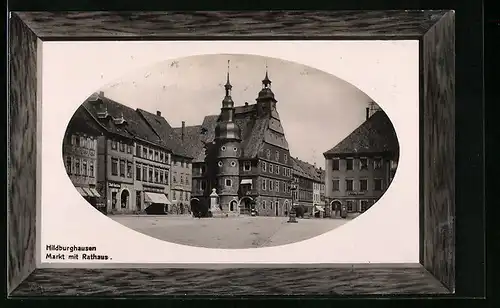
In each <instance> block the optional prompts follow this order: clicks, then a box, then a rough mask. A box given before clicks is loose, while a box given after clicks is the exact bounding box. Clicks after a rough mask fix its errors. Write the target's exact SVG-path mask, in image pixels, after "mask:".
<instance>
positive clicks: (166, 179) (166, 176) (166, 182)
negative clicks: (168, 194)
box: [165, 170, 169, 185]
mask: <svg viewBox="0 0 500 308" xmlns="http://www.w3.org/2000/svg"><path fill="white" fill-rule="evenodd" d="M165 184H167V185H168V184H169V181H168V170H166V171H165Z"/></svg>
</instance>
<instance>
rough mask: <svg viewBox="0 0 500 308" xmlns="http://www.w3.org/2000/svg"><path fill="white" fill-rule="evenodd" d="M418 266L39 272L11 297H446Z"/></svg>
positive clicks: (430, 276)
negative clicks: (399, 295) (388, 295)
mask: <svg viewBox="0 0 500 308" xmlns="http://www.w3.org/2000/svg"><path fill="white" fill-rule="evenodd" d="M447 293H449V291H448V290H447V289H446V288H445V287H444V286H443V285H442V284H441V283H440V282H439V281H437V280H436V279H435V278H434V277H433V276H432V275H431V274H430V273H429V272H427V271H426V270H425V269H423V268H422V267H420V268H415V267H413V268H396V269H394V268H378V267H377V266H376V265H374V266H373V267H371V268H362V269H354V268H346V267H344V268H333V269H332V268H316V269H314V268H293V269H287V268H274V269H270V268H253V269H252V268H241V269H220V270H203V269H71V270H68V269H37V270H36V271H35V272H34V273H33V274H32V275H31V276H30V277H29V278H28V279H27V280H26V281H25V282H24V283H23V284H22V285H20V286H19V288H18V289H16V290H15V292H14V293H13V294H12V296H14V297H15V296H76V295H78V296H99V297H122V296H131V295H134V296H144V295H147V296H150V295H153V296H157V295H163V296H165V295H167V296H168V295H170V296H175V295H177V296H178V295H194V296H217V297H221V296H222V297H224V296H262V295H281V296H283V295H316V296H335V295H363V294H365V295H367V294H447Z"/></svg>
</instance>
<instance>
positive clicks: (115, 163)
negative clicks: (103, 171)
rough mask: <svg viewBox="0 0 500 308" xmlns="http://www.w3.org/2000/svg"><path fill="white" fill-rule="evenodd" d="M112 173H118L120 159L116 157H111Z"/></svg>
mask: <svg viewBox="0 0 500 308" xmlns="http://www.w3.org/2000/svg"><path fill="white" fill-rule="evenodd" d="M111 174H112V175H118V159H116V158H112V159H111Z"/></svg>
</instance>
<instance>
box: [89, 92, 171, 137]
mask: <svg viewBox="0 0 500 308" xmlns="http://www.w3.org/2000/svg"><path fill="white" fill-rule="evenodd" d="M101 102H102V103H103V104H104V106H105V107H106V108H107V112H108V117H107V118H105V119H99V117H98V112H99V108H100V103H101ZM83 107H84V108H85V109H86V110H87V111H88V112H89V113H90V114H91V115H92V116H93V117H94V119H95V120H96V121H97V122H98V123H99V124H100V125H101V126H102V127H103V128H104V129H105V130H106V131H108V132H110V133H114V134H118V135H121V136H123V137H127V138H130V139H135V138H138V139H142V140H146V141H149V142H152V143H155V144H157V145H160V146H161V145H162V142H161V139H160V138H159V136H158V135H156V133H155V132H154V131H153V130H152V129H151V128H150V127H149V125H148V124H147V123H146V122H145V121H144V119H143V118H142V117H141V116H140V115H139V114H138V113H137V112H136V110H134V109H132V108H130V107H127V106H125V105H123V104H120V103H118V102H115V101H114V100H112V99H109V98H107V97H100V100H97V101H89V100H87V101H85V102H84V103H83ZM121 116H123V118H124V119H125V121H126V122H125V123H124V124H116V123H115V122H114V120H113V119H118V118H120V117H121Z"/></svg>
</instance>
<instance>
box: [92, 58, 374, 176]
mask: <svg viewBox="0 0 500 308" xmlns="http://www.w3.org/2000/svg"><path fill="white" fill-rule="evenodd" d="M228 60H230V65H229V72H230V80H231V84H232V85H233V89H232V98H233V101H234V103H235V106H241V105H244V104H245V102H248V103H249V104H254V103H255V99H256V98H257V94H258V92H259V91H260V89H261V88H262V79H264V76H265V72H266V66H267V68H268V72H269V78H270V79H271V81H272V85H271V88H272V90H273V92H274V94H275V98H276V99H277V100H278V103H277V109H278V113H279V115H280V119H281V123H282V125H283V128H284V130H285V137H286V139H287V141H288V144H289V148H290V155H291V156H293V157H298V158H300V159H301V160H304V161H307V162H309V163H311V164H314V163H315V164H316V166H317V167H322V168H324V166H325V159H324V157H323V153H324V152H326V151H328V150H329V149H331V148H332V147H334V146H335V145H336V144H337V143H338V142H340V141H341V140H342V139H344V138H345V137H346V136H347V135H348V134H349V133H351V132H352V131H353V130H354V129H355V128H356V127H358V126H359V125H360V124H361V123H362V122H363V121H364V120H365V108H366V107H368V103H369V102H371V99H370V98H369V97H368V96H367V95H366V94H364V93H363V92H362V91H361V90H359V89H357V88H356V87H354V86H352V85H351V84H349V83H347V82H345V81H343V80H341V79H339V78H337V77H335V76H333V75H331V74H328V73H325V72H322V71H320V70H318V69H315V68H311V67H308V66H304V65H301V64H299V63H294V62H289V61H283V60H280V59H276V58H269V57H262V56H254V55H225V54H217V55H203V56H191V57H184V58H179V59H176V60H169V61H164V62H160V63H157V64H155V65H153V66H149V67H145V68H144V69H141V70H139V71H135V72H132V73H130V74H127V75H126V76H123V77H122V78H120V79H119V80H116V81H114V82H112V83H111V84H108V85H106V86H104V87H103V88H101V89H99V90H100V91H103V92H104V95H105V96H106V97H109V98H111V99H113V100H116V101H117V102H119V103H122V104H124V105H126V106H129V107H132V108H141V109H144V110H147V111H149V112H152V113H156V111H160V112H161V113H162V116H163V117H164V118H165V119H167V121H168V122H169V123H170V125H172V126H174V127H180V126H181V123H182V121H185V122H186V126H191V125H199V124H201V123H202V121H203V118H204V117H205V116H206V115H216V114H219V113H220V108H221V106H222V99H223V98H224V84H225V83H226V75H227V71H228Z"/></svg>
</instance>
